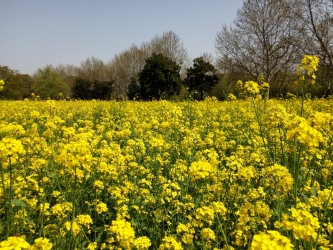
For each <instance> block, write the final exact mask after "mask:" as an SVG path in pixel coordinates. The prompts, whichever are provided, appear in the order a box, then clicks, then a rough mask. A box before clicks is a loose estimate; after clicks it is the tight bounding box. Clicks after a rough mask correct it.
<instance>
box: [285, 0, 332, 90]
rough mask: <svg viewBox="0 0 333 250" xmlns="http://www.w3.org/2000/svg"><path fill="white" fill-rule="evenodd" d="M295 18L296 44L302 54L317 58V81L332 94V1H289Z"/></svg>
mask: <svg viewBox="0 0 333 250" xmlns="http://www.w3.org/2000/svg"><path fill="white" fill-rule="evenodd" d="M289 8H290V10H291V11H292V15H293V16H294V17H295V19H296V20H297V24H298V25H297V26H296V30H297V32H298V37H299V39H298V46H299V48H300V49H301V50H302V52H303V53H304V54H312V55H316V56H318V58H319V65H320V72H319V77H318V80H317V82H319V83H320V84H321V85H322V86H323V87H324V88H325V92H326V95H328V94H332V90H331V88H332V83H331V79H332V78H333V74H332V72H333V2H332V1H331V0H295V1H291V2H290V3H289Z"/></svg>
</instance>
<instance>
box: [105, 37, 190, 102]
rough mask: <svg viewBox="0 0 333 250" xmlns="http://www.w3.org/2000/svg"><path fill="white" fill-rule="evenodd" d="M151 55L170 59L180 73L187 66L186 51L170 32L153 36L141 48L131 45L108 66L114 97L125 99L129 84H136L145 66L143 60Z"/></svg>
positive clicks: (177, 38)
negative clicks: (111, 77)
mask: <svg viewBox="0 0 333 250" xmlns="http://www.w3.org/2000/svg"><path fill="white" fill-rule="evenodd" d="M153 53H156V54H159V53H160V54H162V55H164V56H166V57H168V58H171V59H172V60H174V61H175V62H177V64H178V65H180V66H181V69H182V72H185V69H186V68H187V67H188V65H189V58H188V56H187V52H186V49H185V48H184V46H183V44H182V43H181V42H180V39H179V37H178V36H177V35H176V34H175V33H174V32H172V31H168V32H165V33H163V34H162V35H161V36H155V37H154V38H152V39H151V41H149V42H145V43H143V44H142V45H141V46H137V45H134V44H133V45H132V46H131V47H130V48H129V49H127V50H125V51H123V52H122V53H120V54H118V55H116V56H115V57H114V58H113V59H112V60H111V61H110V62H109V63H108V64H107V67H108V68H109V69H110V71H111V72H112V74H113V76H114V80H115V83H114V95H115V97H121V96H123V97H125V96H126V95H127V90H128V86H129V84H130V83H135V82H137V83H138V77H139V73H140V72H141V71H142V69H143V68H144V65H145V60H146V59H147V58H149V57H151V55H152V54H153Z"/></svg>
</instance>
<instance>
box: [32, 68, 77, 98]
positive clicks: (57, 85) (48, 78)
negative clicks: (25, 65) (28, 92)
mask: <svg viewBox="0 0 333 250" xmlns="http://www.w3.org/2000/svg"><path fill="white" fill-rule="evenodd" d="M33 90H34V91H35V94H36V95H37V96H39V97H40V98H41V99H47V98H51V99H57V98H61V97H66V96H70V93H71V91H70V88H69V86H68V85H67V83H66V82H65V81H64V80H63V79H62V78H61V77H60V76H59V75H58V74H57V73H56V72H54V71H51V69H50V68H46V69H44V70H42V69H39V70H38V73H37V78H36V83H35V84H34V86H33Z"/></svg>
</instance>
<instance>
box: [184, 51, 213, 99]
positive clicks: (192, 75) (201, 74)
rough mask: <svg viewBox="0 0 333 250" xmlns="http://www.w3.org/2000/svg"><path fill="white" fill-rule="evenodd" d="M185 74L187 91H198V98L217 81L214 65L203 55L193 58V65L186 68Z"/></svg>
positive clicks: (202, 96) (202, 97) (201, 97)
mask: <svg viewBox="0 0 333 250" xmlns="http://www.w3.org/2000/svg"><path fill="white" fill-rule="evenodd" d="M186 72H187V76H186V78H185V80H184V85H185V86H187V87H188V88H189V91H190V92H192V91H198V92H199V93H200V96H199V98H198V99H201V100H203V99H204V93H208V92H210V91H212V89H213V88H214V86H215V85H216V84H217V83H218V80H219V79H218V77H217V75H216V70H215V67H214V65H212V64H211V63H209V62H207V61H205V60H204V59H203V57H198V58H195V59H194V60H193V66H192V67H190V68H188V69H187V71H186Z"/></svg>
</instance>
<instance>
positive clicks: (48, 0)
mask: <svg viewBox="0 0 333 250" xmlns="http://www.w3.org/2000/svg"><path fill="white" fill-rule="evenodd" d="M242 4H243V0H94V1H93V0H76V1H75V0H10V1H9V0H0V10H1V11H0V66H8V67H9V68H10V69H12V70H18V71H19V73H21V74H30V75H31V74H33V73H34V72H35V71H37V70H38V69H39V68H44V67H45V66H46V65H48V64H51V65H53V66H57V65H59V64H63V65H66V64H73V65H75V66H79V65H80V63H81V62H82V61H85V60H86V59H87V58H89V57H95V58H98V59H100V60H103V61H104V62H105V63H107V62H109V61H111V60H112V59H113V58H114V56H115V55H116V54H119V53H121V52H123V51H125V50H127V49H129V47H130V46H131V45H132V44H136V45H138V46H140V45H141V44H142V43H143V42H149V41H150V40H151V39H152V38H154V37H155V36H156V35H159V36H160V35H162V34H163V32H167V31H173V32H174V33H175V34H176V35H178V37H179V38H180V40H181V42H182V43H183V46H184V47H185V48H186V49H187V53H188V55H189V57H190V58H191V59H194V58H196V57H199V56H200V55H202V54H203V53H211V54H212V55H213V57H215V56H216V52H215V37H216V34H217V33H218V32H219V31H220V30H221V28H222V26H223V25H228V26H229V25H232V24H233V21H234V20H235V19H236V15H237V10H238V9H240V8H241V7H242Z"/></svg>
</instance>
